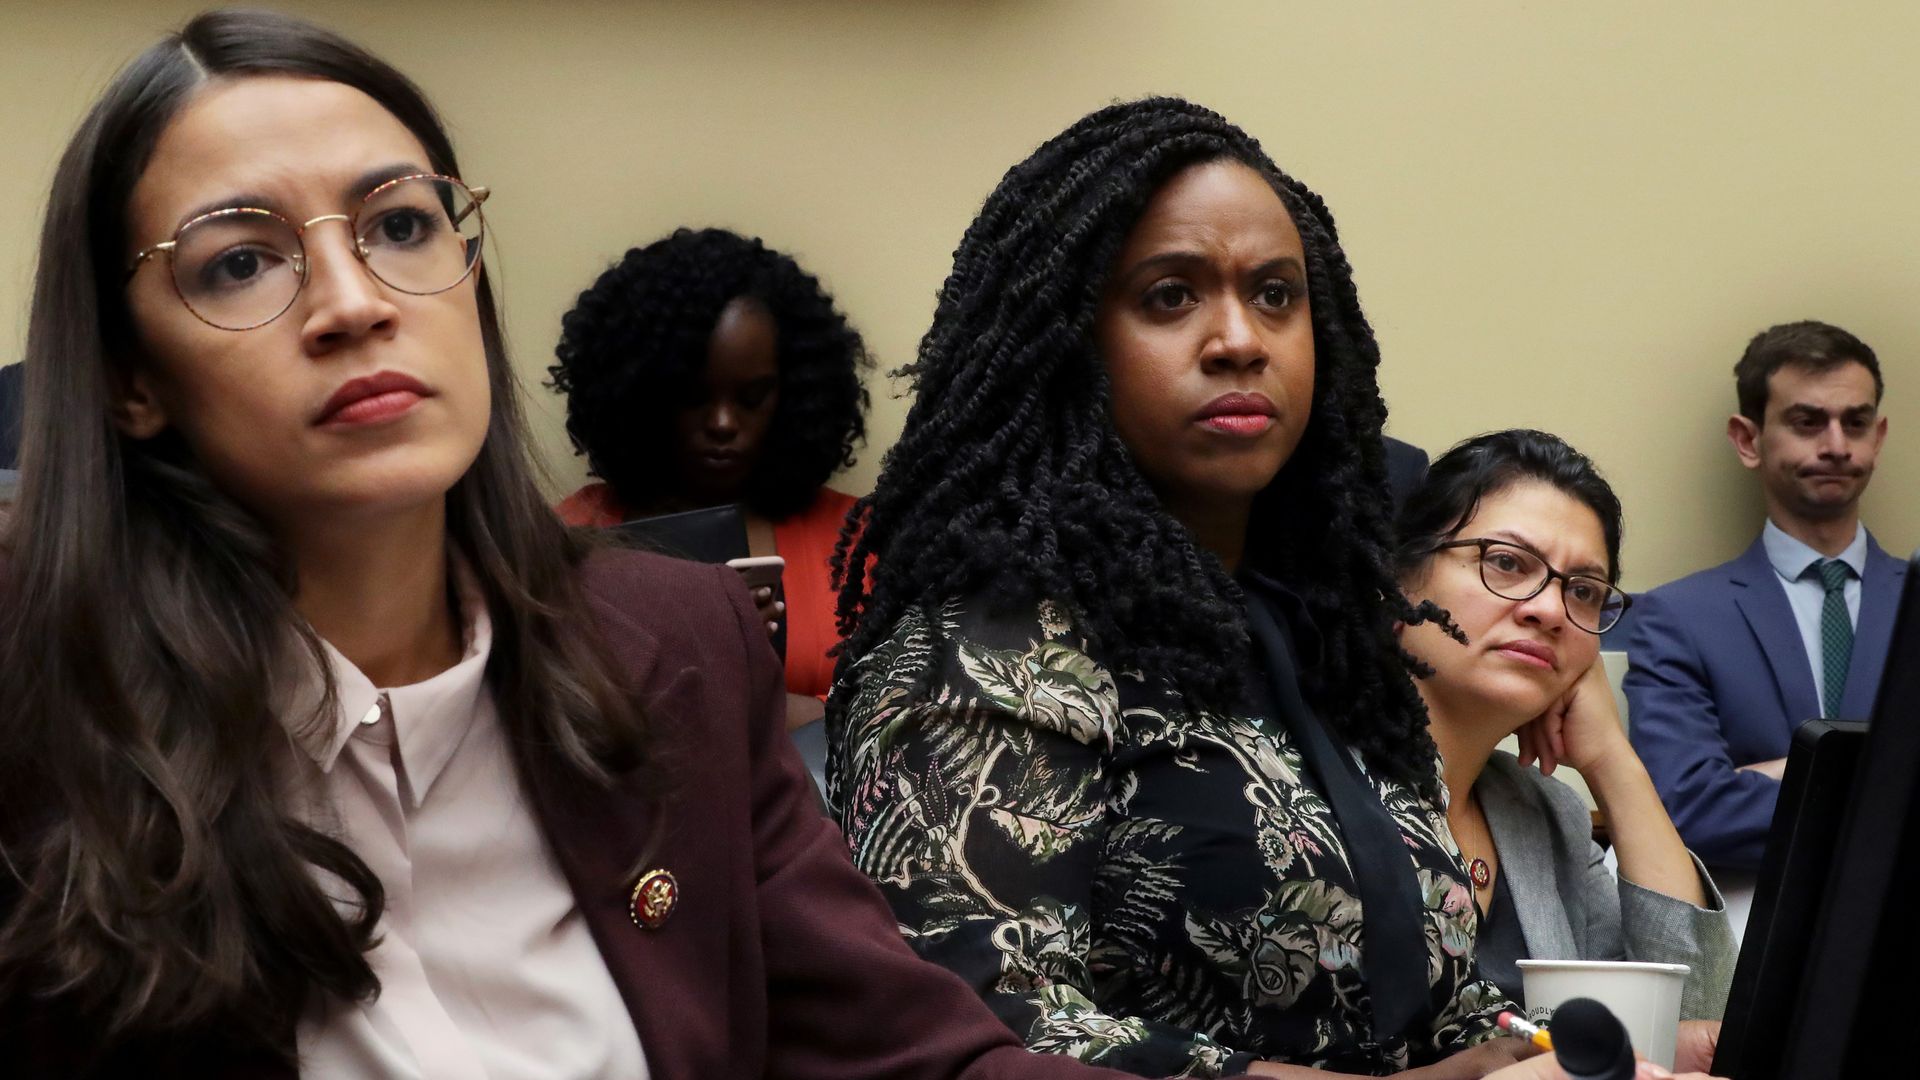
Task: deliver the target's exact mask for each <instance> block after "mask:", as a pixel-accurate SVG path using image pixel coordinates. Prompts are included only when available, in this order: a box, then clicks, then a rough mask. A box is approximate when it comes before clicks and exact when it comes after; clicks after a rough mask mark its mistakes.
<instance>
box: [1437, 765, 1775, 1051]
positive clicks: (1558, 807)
mask: <svg viewBox="0 0 1920 1080" xmlns="http://www.w3.org/2000/svg"><path fill="white" fill-rule="evenodd" d="M1473 790H1474V793H1475V794H1477V795H1478V796H1479V797H1480V807H1481V809H1482V810H1484V811H1485V812H1486V815H1487V827H1488V828H1489V829H1490V830H1491V831H1492V833H1493V846H1494V849H1495V850H1496V851H1497V852H1499V856H1500V872H1501V873H1502V874H1504V875H1506V878H1507V890H1508V892H1510V893H1511V894H1512V895H1513V906H1514V912H1515V914H1517V915H1518V916H1519V917H1520V933H1521V936H1522V937H1524V938H1525V939H1526V942H1527V954H1528V955H1527V956H1526V957H1518V958H1516V959H1537V960H1647V961H1654V962H1658V963H1663V964H1686V965H1688V966H1690V967H1692V968H1693V972H1692V974H1690V975H1688V976H1687V985H1686V989H1685V990H1684V991H1683V992H1682V994H1681V997H1680V1015H1681V1017H1682V1018H1684V1019H1690V1020H1718V1019H1719V1018H1720V1014H1721V1013H1722V1012H1724V1011H1726V1007H1727V986H1728V984H1729V983H1731V982H1732V981H1733V965H1734V960H1735V959H1736V957H1737V955H1738V948H1737V947H1736V946H1735V944H1734V939H1733V927H1732V925H1731V924H1729V923H1728V921H1727V902H1726V900H1725V899H1724V898H1722V897H1721V895H1720V890H1719V889H1718V888H1717V887H1715V885H1714V884H1713V878H1712V877H1710V876H1709V875H1708V874H1707V868H1706V867H1705V866H1703V865H1701V863H1700V860H1699V858H1697V857H1696V858H1694V860H1693V864H1694V867H1695V869H1697V870H1698V871H1699V872H1700V885H1701V888H1702V889H1704V890H1705V891H1706V894H1707V902H1708V904H1709V905H1710V906H1709V908H1707V909H1701V908H1697V907H1694V906H1693V905H1692V904H1689V903H1686V902H1685V901H1682V900H1676V899H1674V898H1673V897H1670V896H1663V895H1661V894H1660V893H1657V892H1654V891H1652V890H1650V889H1643V888H1641V887H1640V886H1638V885H1635V884H1634V883H1633V882H1631V881H1628V880H1627V879H1626V878H1620V879H1618V880H1617V881H1616V880H1615V878H1614V876H1613V874H1612V873H1611V872H1610V871H1609V870H1608V869H1607V867H1606V862H1605V859H1606V854H1605V852H1603V851H1602V850H1601V849H1600V845H1598V844H1596V843H1594V842H1593V819H1592V817H1591V816H1590V815H1589V813H1588V811H1587V805H1586V803H1584V802H1582V801H1581V799H1580V796H1579V795H1578V794H1577V793H1575V792H1574V790H1573V789H1572V788H1570V787H1568V786H1567V785H1565V784H1563V783H1561V782H1560V781H1558V780H1555V779H1553V778H1552V777H1548V776H1542V775H1540V770H1538V769H1535V768H1532V767H1529V766H1523V765H1521V764H1520V762H1519V761H1518V760H1516V759H1515V758H1514V756H1513V755H1512V754H1509V753H1506V752H1505V751H1497V752H1495V753H1494V755H1493V757H1492V759H1490V760H1489V761H1488V762H1487V767H1486V768H1485V769H1484V770H1482V771H1481V773H1480V779H1479V780H1478V781H1476V782H1475V783H1474V786H1473Z"/></svg>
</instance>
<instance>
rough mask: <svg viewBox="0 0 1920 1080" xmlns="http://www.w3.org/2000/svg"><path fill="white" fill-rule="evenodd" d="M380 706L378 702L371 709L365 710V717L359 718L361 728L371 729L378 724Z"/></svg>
mask: <svg viewBox="0 0 1920 1080" xmlns="http://www.w3.org/2000/svg"><path fill="white" fill-rule="evenodd" d="M381 704H382V703H381V702H378V701H376V702H374V703H373V708H371V709H368V710H367V715H365V716H363V717H361V718H360V726H361V727H372V726H373V725H375V724H377V723H379V722H380V714H381V712H382V708H381Z"/></svg>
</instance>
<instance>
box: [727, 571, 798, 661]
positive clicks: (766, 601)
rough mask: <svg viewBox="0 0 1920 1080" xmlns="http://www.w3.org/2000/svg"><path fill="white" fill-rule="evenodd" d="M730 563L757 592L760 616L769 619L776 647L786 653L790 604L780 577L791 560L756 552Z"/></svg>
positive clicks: (756, 597) (751, 589)
mask: <svg viewBox="0 0 1920 1080" xmlns="http://www.w3.org/2000/svg"><path fill="white" fill-rule="evenodd" d="M727 565H728V566H731V567H733V568H734V569H735V570H737V571H739V573H740V577H741V578H742V580H744V581H745V582H746V583H747V591H748V592H750V593H752V594H753V603H754V606H756V607H758V608H759V609H760V618H761V619H763V620H765V621H766V624H767V636H768V637H770V638H772V639H773V641H774V649H775V651H777V652H780V653H782V654H783V655H784V654H785V651H786V649H785V646H786V619H787V605H786V603H785V602H784V601H782V600H781V599H780V577H781V574H782V573H784V572H785V570H786V568H787V560H785V559H783V558H781V557H780V556H778V555H756V556H753V557H752V558H746V559H728V560H727Z"/></svg>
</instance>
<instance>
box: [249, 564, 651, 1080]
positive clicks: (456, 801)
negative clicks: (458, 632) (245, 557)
mask: <svg viewBox="0 0 1920 1080" xmlns="http://www.w3.org/2000/svg"><path fill="white" fill-rule="evenodd" d="M460 577H461V580H460V584H461V586H462V589H461V592H462V607H463V609H464V610H463V616H464V618H465V619H466V621H467V624H468V631H467V648H466V654H465V656H464V657H463V658H462V659H461V660H460V662H459V663H457V664H455V665H454V666H453V667H451V668H448V669H447V670H446V671H444V672H441V673H440V674H439V675H436V676H434V677H433V678H431V679H428V680H426V681H425V682H421V683H416V684H414V685H412V686H399V687H389V688H379V687H376V686H374V685H373V684H372V683H371V682H369V681H368V680H367V677H366V676H365V675H363V674H361V672H360V671H359V669H358V668H356V667H354V666H353V664H352V663H351V662H350V661H348V660H347V658H346V657H344V656H342V655H341V654H340V653H339V652H338V651H336V650H335V649H333V647H332V646H330V645H329V646H326V650H325V651H326V656H327V661H328V664H329V665H330V667H331V669H332V674H333V679H334V684H335V687H336V694H337V698H338V708H337V710H335V712H334V714H332V715H328V716H322V717H319V718H318V723H316V722H315V719H316V718H315V713H314V709H313V705H312V703H314V702H317V701H318V700H319V689H320V688H319V682H318V679H317V677H314V678H309V679H308V680H306V681H305V683H304V684H303V686H302V687H301V688H300V689H299V690H298V691H297V692H296V693H295V694H294V695H293V696H292V697H291V699H290V700H291V701H293V702H294V703H295V704H294V706H293V707H291V708H289V710H288V711H287V712H286V713H285V714H284V719H285V722H286V725H287V728H288V731H289V734H290V736H291V738H290V741H289V747H288V749H289V753H288V754H287V760H286V761H285V762H283V763H282V764H283V766H284V770H283V772H282V773H281V775H282V776H285V777H288V778H289V781H288V783H289V789H288V791H287V798H288V805H289V807H290V808H291V809H292V811H293V812H294V813H296V814H298V815H300V816H301V818H302V820H305V821H307V822H308V823H309V824H312V825H313V826H315V827H316V828H319V829H321V830H322V831H325V832H327V833H329V834H330V835H333V836H336V837H338V838H339V839H340V840H342V841H343V842H344V843H345V844H346V845H347V846H348V847H349V848H351V849H353V851H354V853H355V854H356V855H358V856H359V857H360V858H361V860H362V861H364V862H365V863H366V864H367V866H368V867H369V868H370V869H371V870H372V871H373V872H374V873H375V874H376V875H378V876H379V878H380V881H381V883H382V884H383V885H385V887H386V910H385V913H384V914H383V915H382V917H381V921H380V926H379V929H378V935H379V944H378V945H376V946H375V947H374V948H373V950H372V951H371V952H370V953H369V954H368V960H369V962H370V963H371V964H372V966H373V971H374V974H375V975H377V976H378V977H379V979H380V994H379V996H378V997H377V998H376V999H375V1000H373V1001H371V1002H339V1001H328V1002H320V1003H317V1004H316V1005H315V1006H314V1007H312V1008H310V1010H309V1012H308V1015H307V1016H306V1017H304V1018H303V1020H302V1022H301V1024H300V1026H299V1030H298V1039H299V1051H300V1064H301V1073H302V1075H305V1076H318V1077H356V1078H357V1077H376V1076H377V1077H383V1078H408V1080H412V1078H419V1080H442V1078H446V1080H452V1078H460V1080H536V1078H538V1080H559V1078H573V1077H580V1078H584V1077H596V1078H598V1077H607V1078H621V1080H625V1078H645V1077H646V1075H647V1066H646V1059H645V1056H644V1055H643V1053H642V1051H641V1047H640V1039H639V1035H638V1034H637V1033H636V1032H635V1030H634V1027H633V1021H632V1018H631V1016H630V1015H629V1014H628V1012H627V1008H626V1004H625V1002H624V1001H623V1000H622V998H621V996H620V992H619V989H618V988H617V987H616V986H615V985H614V982H613V978H612V976H611V975H610V974H609V973H608V971H607V966H606V962H605V961H604V960H603V959H602V957H601V955H600V951H599V949H598V948H597V947H596V946H595V945H594V942H593V938H592V936H591V935H590V934H589V932H588V929H587V925H586V922H585V920H584V919H583V917H582V916H581V913H580V910H579V907H578V905H577V904H576V903H575V901H574V897H573V891H572V889H571V888H569V887H568V884H567V881H566V879H565V877H564V876H563V875H562V873H561V870H560V867H559V864H558V863H557V862H556V861H555V859H554V855H553V852H552V851H550V850H549V849H548V846H547V842H546V838H545V837H544V836H543V835H542V833H541V831H540V827H539V823H538V821H537V820H536V818H535V815H534V812H533V808H532V807H531V806H530V805H529V804H528V802H527V799H526V796H525V794H524V792H523V791H522V789H521V785H520V783H519V780H518V777H517V774H516V772H515V770H514V765H513V760H512V756H511V754H510V753H509V750H508V745H507V737H506V732H505V731H504V730H503V729H502V727H501V723H500V717H499V715H498V713H497V712H496V711H495V707H494V699H493V693H492V691H491V690H490V689H489V688H488V686H487V683H486V679H485V673H486V666H487V656H488V653H489V651H490V649H491V646H492V640H493V629H492V623H491V621H490V620H489V619H488V617H487V611H486V605H485V603H484V601H483V600H481V598H480V595H479V593H478V591H477V589H475V588H474V586H473V583H472V582H471V580H470V578H468V577H467V575H465V574H461V575H460ZM302 702H304V703H307V704H306V705H305V707H301V705H300V704H299V703H302ZM322 886H323V887H325V888H327V890H328V894H329V895H331V896H335V897H341V896H344V895H347V893H346V891H345V890H344V889H343V888H342V887H341V886H340V883H339V882H338V881H328V880H323V881H322Z"/></svg>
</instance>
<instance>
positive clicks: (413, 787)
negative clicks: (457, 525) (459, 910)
mask: <svg viewBox="0 0 1920 1080" xmlns="http://www.w3.org/2000/svg"><path fill="white" fill-rule="evenodd" d="M453 581H454V589H455V591H456V596H457V598H458V601H459V606H460V616H461V619H462V621H463V622H464V623H465V624H466V651H465V653H464V654H463V655H462V656H461V658H460V661H459V662H458V663H456V664H454V665H453V666H452V667H450V668H448V669H447V670H445V671H443V672H441V673H440V674H438V675H435V676H433V677H432V678H430V679H426V680H424V681H422V682H417V683H414V684H412V685H410V686H397V687H377V686H375V685H374V684H373V682H372V681H371V680H369V679H368V678H367V677H366V675H365V674H364V673H362V672H361V671H360V669H359V668H357V667H355V666H354V664H353V661H351V660H348V659H347V658H346V656H345V655H343V654H342V653H341V652H340V651H339V650H338V649H336V648H334V647H333V645H332V643H331V642H328V641H326V640H324V639H323V640H322V641H321V642H320V650H321V653H322V654H323V656H324V657H325V660H326V664H327V670H328V672H329V673H330V674H331V675H332V676H333V685H334V701H335V707H334V709H333V710H332V712H331V713H328V714H326V715H317V714H316V712H315V710H316V709H317V707H318V702H319V700H320V697H321V694H322V691H323V684H322V682H321V679H320V675H319V672H318V671H317V670H315V669H313V668H312V667H311V665H308V666H306V668H305V671H306V674H305V676H304V678H303V679H302V680H301V685H300V686H299V687H297V688H296V690H295V694H294V696H293V698H292V701H293V702H294V706H293V707H292V708H289V709H287V710H285V711H283V712H282V714H281V720H282V723H283V724H284V725H285V726H286V728H287V732H288V734H289V736H290V737H291V738H292V740H293V743H294V745H295V746H297V747H299V748H300V750H301V751H302V752H304V753H305V754H306V755H307V756H308V757H309V758H311V759H312V760H313V763H314V764H315V765H318V766H319V767H320V771H321V772H331V771H332V769H333V766H334V763H335V762H337V761H338V760H339V759H340V754H341V752H342V751H343V750H345V749H346V747H347V744H348V743H349V742H350V741H351V740H352V739H353V738H354V737H355V736H360V737H363V738H367V739H370V740H373V741H376V742H379V743H383V744H391V743H392V742H394V741H395V740H396V738H397V741H398V743H399V746H398V748H397V751H396V754H395V756H396V759H397V760H396V762H395V764H396V765H397V766H399V767H400V769H401V770H402V772H403V774H404V776H405V778H406V784H405V787H406V789H407V790H408V792H409V794H410V797H411V799H412V802H413V805H414V807H415V808H416V809H417V808H418V807H419V805H420V803H421V801H422V800H423V799H424V798H425V797H426V793H427V790H428V789H429V788H431V787H432V786H433V782H434V780H435V779H437V778H438V777H439V775H440V773H441V771H442V770H443V769H445V768H446V765H447V762H448V761H449V760H451V759H452V757H453V754H454V751H456V750H458V749H459V748H460V743H461V742H462V741H463V740H464V739H465V737H466V733H467V730H468V729H469V728H470V727H471V726H472V723H473V717H474V713H475V711H476V709H477V708H478V706H479V704H480V695H481V694H482V693H483V692H484V691H485V689H486V670H487V659H488V657H489V656H490V655H491V653H492V650H493V621H492V619H491V618H490V617H489V615H488V613H487V605H486V600H485V597H484V596H483V595H482V593H481V591H480V587H479V582H478V581H477V580H476V579H475V578H474V576H473V573H472V572H471V571H470V570H469V569H468V568H467V566H466V564H465V563H464V562H461V561H459V560H455V561H454V565H453ZM303 705H304V707H302V706H303ZM383 721H384V722H383Z"/></svg>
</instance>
